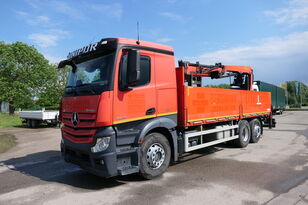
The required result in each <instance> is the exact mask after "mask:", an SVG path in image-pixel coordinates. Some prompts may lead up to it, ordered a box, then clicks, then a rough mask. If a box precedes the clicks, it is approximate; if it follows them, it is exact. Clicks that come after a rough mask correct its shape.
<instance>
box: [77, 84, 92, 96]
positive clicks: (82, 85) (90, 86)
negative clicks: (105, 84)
mask: <svg viewBox="0 0 308 205" xmlns="http://www.w3.org/2000/svg"><path fill="white" fill-rule="evenodd" d="M85 86H89V88H90V91H91V92H92V93H93V94H96V91H95V89H94V88H93V85H92V84H90V83H83V84H79V85H76V86H75V88H80V87H85ZM78 91H84V92H85V91H88V90H78Z"/></svg>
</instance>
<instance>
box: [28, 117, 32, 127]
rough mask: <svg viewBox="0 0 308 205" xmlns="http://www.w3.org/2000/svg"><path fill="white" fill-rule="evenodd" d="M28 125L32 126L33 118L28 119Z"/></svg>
mask: <svg viewBox="0 0 308 205" xmlns="http://www.w3.org/2000/svg"><path fill="white" fill-rule="evenodd" d="M27 127H29V128H31V127H32V120H30V119H28V120H27Z"/></svg>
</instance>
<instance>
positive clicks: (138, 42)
mask: <svg viewBox="0 0 308 205" xmlns="http://www.w3.org/2000/svg"><path fill="white" fill-rule="evenodd" d="M136 43H137V44H138V45H139V44H140V41H139V21H137V41H136Z"/></svg>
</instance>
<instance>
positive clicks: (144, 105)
mask: <svg viewBox="0 0 308 205" xmlns="http://www.w3.org/2000/svg"><path fill="white" fill-rule="evenodd" d="M119 54H120V55H118V63H117V72H116V73H115V75H116V76H115V82H114V106H113V124H122V123H127V122H133V121H138V120H144V119H149V118H153V117H156V112H157V108H156V90H155V87H156V85H155V84H156V82H155V72H154V68H155V65H154V62H155V61H154V54H153V53H152V52H149V51H142V50H141V51H140V81H139V82H137V83H136V84H135V85H134V86H131V88H132V89H130V90H123V91H122V90H120V89H119V87H120V86H119V79H120V78H124V77H125V76H126V73H125V70H126V69H125V66H127V52H126V51H125V50H122V51H120V53H119Z"/></svg>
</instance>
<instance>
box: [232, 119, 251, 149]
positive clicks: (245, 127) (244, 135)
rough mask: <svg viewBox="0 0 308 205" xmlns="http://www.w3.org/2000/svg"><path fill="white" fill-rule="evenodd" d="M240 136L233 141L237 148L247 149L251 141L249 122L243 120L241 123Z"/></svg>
mask: <svg viewBox="0 0 308 205" xmlns="http://www.w3.org/2000/svg"><path fill="white" fill-rule="evenodd" d="M238 126H239V128H238V135H239V137H238V138H237V139H235V140H234V141H233V143H234V145H235V146H237V147H241V148H242V147H246V146H247V145H248V144H249V141H250V136H251V135H250V126H249V123H248V122H247V120H241V121H240V122H239V125H238Z"/></svg>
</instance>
